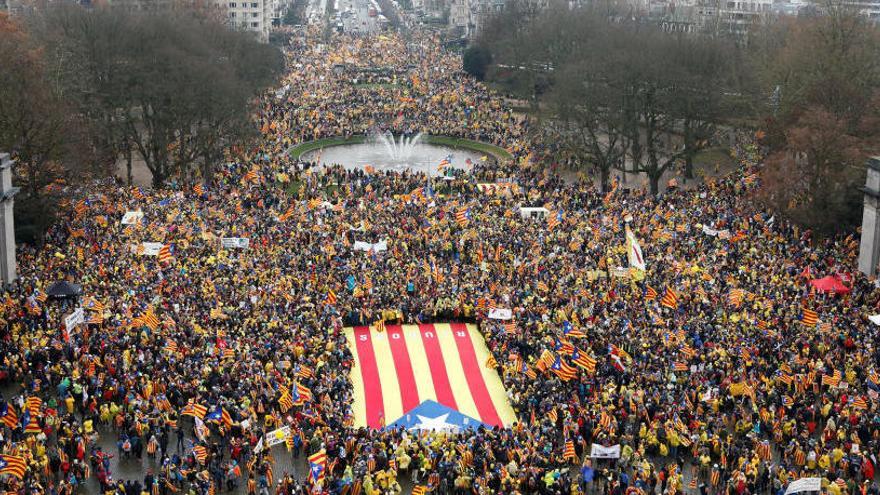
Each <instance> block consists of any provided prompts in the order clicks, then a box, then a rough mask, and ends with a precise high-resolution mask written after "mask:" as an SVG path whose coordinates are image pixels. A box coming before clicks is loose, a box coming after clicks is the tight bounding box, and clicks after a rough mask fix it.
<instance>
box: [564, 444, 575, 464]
mask: <svg viewBox="0 0 880 495" xmlns="http://www.w3.org/2000/svg"><path fill="white" fill-rule="evenodd" d="M562 458H563V459H567V460H570V461H572V462H577V461H578V456H577V453H576V452H575V450H574V442H572V441H571V440H566V441H565V450H563V452H562Z"/></svg>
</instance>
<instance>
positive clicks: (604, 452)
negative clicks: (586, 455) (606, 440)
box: [590, 443, 620, 459]
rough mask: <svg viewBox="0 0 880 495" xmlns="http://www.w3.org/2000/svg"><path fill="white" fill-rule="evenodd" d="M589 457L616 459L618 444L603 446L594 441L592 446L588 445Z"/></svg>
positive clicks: (618, 454)
mask: <svg viewBox="0 0 880 495" xmlns="http://www.w3.org/2000/svg"><path fill="white" fill-rule="evenodd" d="M590 457H593V458H596V459H618V458H620V444H617V445H612V446H611V447H605V446H603V445H599V444H598V443H594V444H593V445H592V447H590Z"/></svg>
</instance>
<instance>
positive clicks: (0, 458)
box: [0, 454, 27, 480]
mask: <svg viewBox="0 0 880 495" xmlns="http://www.w3.org/2000/svg"><path fill="white" fill-rule="evenodd" d="M26 471H27V463H25V460H24V457H18V456H15V455H5V454H2V455H0V474H11V475H12V476H15V477H16V478H18V479H19V480H21V479H24V473H25V472H26Z"/></svg>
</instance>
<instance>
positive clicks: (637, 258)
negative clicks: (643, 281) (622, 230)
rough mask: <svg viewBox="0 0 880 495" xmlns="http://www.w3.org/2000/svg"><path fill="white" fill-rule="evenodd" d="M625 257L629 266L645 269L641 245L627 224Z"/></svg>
mask: <svg viewBox="0 0 880 495" xmlns="http://www.w3.org/2000/svg"><path fill="white" fill-rule="evenodd" d="M626 258H627V260H628V261H629V266H631V267H633V268H636V269H638V270H641V271H645V258H644V257H643V256H642V246H640V245H639V240H638V239H636V235H635V234H633V232H632V230H630V228H629V225H627V226H626Z"/></svg>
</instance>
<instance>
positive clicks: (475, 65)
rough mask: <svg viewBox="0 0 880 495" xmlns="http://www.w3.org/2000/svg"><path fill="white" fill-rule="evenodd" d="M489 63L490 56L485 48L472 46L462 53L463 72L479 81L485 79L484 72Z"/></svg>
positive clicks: (490, 60)
mask: <svg viewBox="0 0 880 495" xmlns="http://www.w3.org/2000/svg"><path fill="white" fill-rule="evenodd" d="M491 63H492V54H491V53H490V52H489V49H488V48H486V47H483V46H479V45H474V46H469V47H468V48H467V49H466V50H465V51H464V56H463V58H462V67H463V68H464V71H465V72H467V73H468V74H470V75H472V76H474V77H476V78H477V79H479V80H481V81H482V80H483V79H484V78H485V77H486V71H487V70H488V69H489V64H491Z"/></svg>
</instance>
